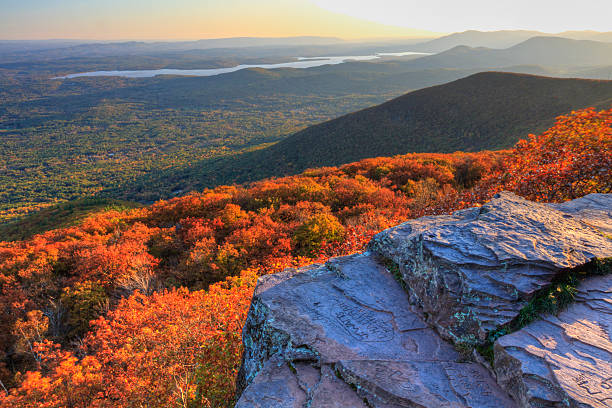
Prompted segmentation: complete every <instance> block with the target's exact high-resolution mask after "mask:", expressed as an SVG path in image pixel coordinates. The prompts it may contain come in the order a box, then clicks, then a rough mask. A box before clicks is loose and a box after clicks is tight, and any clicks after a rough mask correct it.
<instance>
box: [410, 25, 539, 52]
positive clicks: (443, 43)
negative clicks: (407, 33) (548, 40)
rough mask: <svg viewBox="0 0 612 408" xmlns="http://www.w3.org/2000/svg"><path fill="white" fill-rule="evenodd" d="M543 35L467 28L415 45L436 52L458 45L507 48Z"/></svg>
mask: <svg viewBox="0 0 612 408" xmlns="http://www.w3.org/2000/svg"><path fill="white" fill-rule="evenodd" d="M542 35H545V34H544V33H541V32H539V31H526V30H515V31H513V30H503V31H476V30H469V31H464V32H462V33H453V34H449V35H446V36H444V37H440V38H436V39H434V40H431V41H427V42H423V43H421V44H418V45H417V46H416V50H417V51H424V52H431V53H438V52H442V51H447V50H450V49H451V48H455V47H457V46H460V45H464V46H467V47H487V48H509V47H512V46H514V45H516V44H519V43H521V42H523V41H525V40H528V39H530V38H533V37H538V36H542Z"/></svg>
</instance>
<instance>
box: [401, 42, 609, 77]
mask: <svg viewBox="0 0 612 408" xmlns="http://www.w3.org/2000/svg"><path fill="white" fill-rule="evenodd" d="M526 64H529V65H542V66H547V67H560V66H565V67H571V66H580V67H586V66H601V65H611V64H612V43H606V42H599V41H587V40H571V39H567V38H557V37H534V38H530V39H528V40H526V41H523V42H522V43H520V44H517V45H515V46H513V47H510V48H507V49H503V50H497V49H490V48H471V47H468V46H457V47H455V48H452V49H450V50H448V51H444V52H441V53H439V54H435V55H430V56H427V57H423V58H419V59H417V60H414V61H412V62H411V65H412V66H413V68H414V69H415V70H416V69H431V68H463V69H465V68H475V67H488V68H495V67H506V66H512V65H526Z"/></svg>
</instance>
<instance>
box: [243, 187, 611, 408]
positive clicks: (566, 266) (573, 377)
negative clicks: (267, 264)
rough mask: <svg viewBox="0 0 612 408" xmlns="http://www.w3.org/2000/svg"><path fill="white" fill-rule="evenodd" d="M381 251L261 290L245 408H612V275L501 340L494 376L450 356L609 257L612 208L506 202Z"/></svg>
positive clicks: (441, 221) (398, 238)
mask: <svg viewBox="0 0 612 408" xmlns="http://www.w3.org/2000/svg"><path fill="white" fill-rule="evenodd" d="M369 248H370V251H369V252H366V253H364V254H357V255H351V256H347V257H341V258H333V259H330V260H329V262H327V263H326V264H315V265H310V266H307V267H304V268H300V269H297V270H295V269H288V270H285V271H283V272H281V273H278V274H274V275H267V276H263V277H261V278H260V279H259V281H258V284H257V287H256V289H255V292H254V295H253V300H252V303H251V308H250V310H249V314H248V317H247V321H246V324H245V326H244V329H243V344H244V354H243V361H242V366H241V369H240V373H239V375H238V381H237V388H238V395H239V396H240V399H239V400H238V403H237V405H236V407H238V408H248V407H269V408H273V407H275V408H276V407H278V408H284V407H293V408H307V407H311V408H327V407H330V408H332V407H334V408H335V407H350V408H398V407H417V408H424V407H425V408H434V407H435V408H438V407H442V408H464V407H472V408H488V407H490V408H505V407H530V408H561V407H570V408H586V407H594V408H604V407H612V275H603V276H591V277H588V278H587V279H585V280H584V281H582V282H581V284H580V285H579V287H578V292H577V293H576V295H575V302H574V303H572V304H571V305H570V306H569V307H568V308H567V309H566V310H564V311H562V312H561V313H559V315H558V316H552V315H542V316H540V318H539V319H537V320H535V321H534V322H532V323H530V324H529V325H527V326H526V327H524V328H522V329H520V330H518V331H516V332H514V333H511V334H508V335H506V336H503V337H501V338H499V339H498V340H497V341H496V343H495V345H494V367H493V368H492V369H491V368H490V367H489V366H488V364H487V363H486V362H485V361H484V359H483V358H482V357H481V356H479V355H478V354H477V353H473V354H472V357H474V360H476V361H477V362H472V361H468V360H467V359H466V357H465V356H462V355H460V354H459V353H458V351H457V350H456V349H455V347H454V346H453V345H452V343H453V342H454V343H455V344H462V343H467V344H472V345H473V344H477V343H479V342H481V341H482V340H483V339H485V338H486V336H487V334H488V332H489V331H490V330H494V329H498V328H500V326H502V325H504V324H506V323H509V322H512V321H513V319H515V318H516V317H517V316H518V315H519V312H520V311H521V309H522V308H523V307H524V306H525V305H527V303H528V302H529V300H531V299H532V298H533V296H534V295H535V294H537V293H538V291H539V290H541V289H546V288H548V287H550V285H551V283H552V282H553V281H554V279H555V278H557V277H559V276H560V275H562V274H565V273H567V272H568V271H570V270H571V269H572V268H575V267H578V266H582V265H585V264H587V263H589V262H590V261H592V260H593V259H595V258H609V257H611V256H612V195H610V194H607V195H606V194H591V195H589V196H586V197H583V198H580V199H577V200H574V201H570V202H567V203H563V204H539V203H532V202H529V201H526V200H524V199H522V198H519V197H517V196H515V195H513V194H509V193H501V194H499V195H498V196H496V197H495V198H494V199H493V200H491V202H489V203H487V204H486V205H484V206H483V207H480V208H471V209H466V210H462V211H458V212H456V213H454V214H452V215H444V216H436V217H423V218H420V219H417V220H412V221H409V222H406V223H404V224H401V225H399V226H397V227H394V228H391V229H388V230H386V231H383V232H382V233H380V234H378V235H377V236H376V237H375V238H374V239H373V240H372V241H371V242H370V245H369ZM385 258H387V259H391V260H393V261H395V263H397V264H398V266H399V271H398V272H397V275H398V276H396V277H394V276H392V275H391V273H390V272H389V270H387V267H385V266H383V265H385V264H386V265H389V264H387V263H386V262H385ZM389 267H390V268H391V266H390V265H389ZM391 269H392V270H393V268H391ZM394 273H395V272H394ZM396 278H397V279H401V281H402V283H403V286H404V289H405V290H404V289H402V287H401V286H400V284H399V283H398V282H397V281H396V280H395V279H396ZM479 362H480V363H482V364H484V365H481V364H479ZM485 366H487V368H485Z"/></svg>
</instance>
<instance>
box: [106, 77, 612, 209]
mask: <svg viewBox="0 0 612 408" xmlns="http://www.w3.org/2000/svg"><path fill="white" fill-rule="evenodd" d="M589 106H594V107H598V108H609V107H610V106H612V81H595V80H582V79H559V78H549V77H540V76H532V75H524V74H511V73H500V72H485V73H479V74H475V75H471V76H469V77H467V78H463V79H460V80H457V81H454V82H451V83H448V84H445V85H439V86H434V87H430V88H425V89H421V90H418V91H415V92H411V93H408V94H406V95H404V96H401V97H399V98H396V99H393V100H391V101H389V102H386V103H384V104H382V105H378V106H375V107H372V108H368V109H365V110H362V111H359V112H355V113H352V114H348V115H345V116H342V117H340V118H337V119H334V120H331V121H328V122H325V123H321V124H319V125H315V126H311V127H308V128H306V129H304V130H302V131H300V132H298V133H296V134H294V135H292V136H290V137H288V138H286V139H284V140H282V141H280V142H278V143H277V144H275V145H272V146H270V147H268V148H265V149H262V150H257V151H253V152H249V153H246V154H242V155H238V156H233V157H229V158H218V159H213V160H206V161H202V162H200V163H196V164H194V165H192V166H191V167H189V168H183V169H174V170H171V171H169V172H166V173H162V174H156V175H153V176H151V177H154V178H155V180H152V179H150V178H147V179H143V180H140V181H139V183H138V184H139V185H140V187H138V186H134V185H131V186H129V187H126V188H122V189H120V190H122V191H124V192H137V191H143V188H145V189H146V186H151V185H155V186H160V189H159V194H160V197H164V196H168V195H170V192H171V191H173V190H182V191H191V190H201V189H203V188H205V187H211V186H215V185H220V184H228V183H232V182H245V181H252V180H257V179H262V178H266V177H271V176H282V175H286V174H295V173H299V172H301V171H303V170H305V169H307V168H314V167H322V166H334V165H339V164H343V163H349V162H353V161H357V160H360V159H363V158H367V157H377V156H393V155H397V154H405V153H409V152H453V151H458V150H462V151H479V150H487V149H503V148H508V147H511V146H512V145H513V144H514V143H515V142H516V141H517V140H519V139H520V138H524V137H526V136H527V134H529V133H537V132H540V131H543V130H544V129H546V128H547V127H549V126H550V125H552V124H553V122H554V119H555V118H556V117H557V116H559V115H561V114H564V113H568V112H570V111H572V110H575V109H580V108H584V107H589ZM162 186H163V187H162ZM131 194H132V193H121V192H120V191H114V192H110V195H113V196H118V197H122V198H128V199H138V198H139V197H138V196H137V195H136V196H134V195H131Z"/></svg>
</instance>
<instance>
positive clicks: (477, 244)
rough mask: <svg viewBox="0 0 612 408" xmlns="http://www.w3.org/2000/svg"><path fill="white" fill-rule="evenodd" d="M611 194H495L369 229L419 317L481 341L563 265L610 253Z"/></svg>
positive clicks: (452, 336)
mask: <svg viewBox="0 0 612 408" xmlns="http://www.w3.org/2000/svg"><path fill="white" fill-rule="evenodd" d="M611 209H612V195H610V194H592V195H589V196H586V197H584V198H582V199H578V200H574V201H571V202H569V203H565V204H556V205H550V204H542V203H534V202H530V201H527V200H525V199H522V198H520V197H518V196H516V195H514V194H511V193H505V192H504V193H500V194H498V195H497V196H495V198H494V199H492V200H491V201H490V202H489V203H487V204H485V205H483V206H482V207H479V208H470V209H466V210H461V211H457V212H455V213H454V214H452V215H443V216H432V217H423V218H419V219H416V220H411V221H408V222H406V223H404V224H401V225H399V226H397V227H393V228H390V229H388V230H385V231H383V232H381V233H380V234H378V235H376V236H375V237H374V239H373V240H372V242H371V243H370V250H371V251H372V252H374V253H376V254H378V255H380V256H382V257H384V258H388V259H391V260H392V261H394V262H395V263H397V264H398V266H399V271H400V274H401V278H402V280H403V281H404V283H405V285H406V288H407V292H408V293H409V296H410V303H411V304H413V305H415V306H417V308H418V310H419V313H420V314H421V315H422V316H423V317H424V319H425V320H426V322H427V323H428V324H429V325H430V326H431V327H434V328H435V329H436V330H437V332H438V333H440V334H441V335H442V336H443V338H445V339H447V340H451V341H453V342H455V343H464V344H472V345H473V344H479V343H483V342H484V341H485V340H486V338H487V334H488V333H489V332H490V331H491V330H494V329H496V328H497V327H499V326H501V325H504V324H507V323H509V322H511V321H512V320H513V319H515V318H516V317H517V315H518V314H519V312H520V310H521V309H522V308H523V307H524V306H525V305H526V304H527V303H528V302H529V300H530V299H531V298H532V297H533V296H534V294H535V293H536V292H537V291H538V290H540V289H542V288H545V287H547V286H548V285H550V283H551V282H552V280H553V279H555V278H556V277H558V275H559V274H561V273H564V272H565V271H567V270H569V269H571V268H574V267H577V266H580V265H584V264H586V263H588V262H589V261H591V260H593V259H595V258H605V257H610V256H612V238H611V235H610V225H612V210H611Z"/></svg>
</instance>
